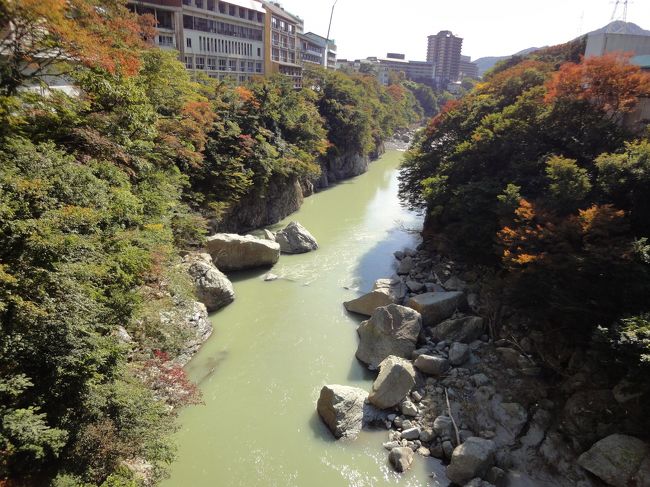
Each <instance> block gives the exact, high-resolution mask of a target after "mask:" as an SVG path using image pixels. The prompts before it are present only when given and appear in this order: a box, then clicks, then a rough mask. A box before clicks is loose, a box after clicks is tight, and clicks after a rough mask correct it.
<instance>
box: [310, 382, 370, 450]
mask: <svg viewBox="0 0 650 487" xmlns="http://www.w3.org/2000/svg"><path fill="white" fill-rule="evenodd" d="M367 397H368V393H367V392H366V391H364V390H363V389H359V388H357V387H349V386H340V385H327V386H323V388H322V389H321V391H320V397H319V398H318V403H317V405H316V410H317V411H318V414H319V415H320V417H321V419H322V420H323V422H324V423H325V424H326V425H327V427H328V428H329V429H330V431H331V432H332V434H333V435H334V436H335V437H336V438H349V439H354V438H356V437H357V435H358V434H359V432H360V431H361V428H362V427H363V410H364V403H365V401H366V398H367Z"/></svg>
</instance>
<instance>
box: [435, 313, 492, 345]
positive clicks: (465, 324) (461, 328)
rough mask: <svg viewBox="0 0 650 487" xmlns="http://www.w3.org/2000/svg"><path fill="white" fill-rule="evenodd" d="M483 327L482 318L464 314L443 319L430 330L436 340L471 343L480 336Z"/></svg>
mask: <svg viewBox="0 0 650 487" xmlns="http://www.w3.org/2000/svg"><path fill="white" fill-rule="evenodd" d="M483 329H484V325H483V318H481V317H479V316H465V317H463V318H456V319H450V320H446V321H443V322H442V323H440V324H439V325H436V326H435V327H434V328H433V329H432V330H431V335H432V337H433V338H434V339H436V340H447V341H451V342H461V343H472V342H473V341H475V340H478V339H479V338H481V336H482V335H483Z"/></svg>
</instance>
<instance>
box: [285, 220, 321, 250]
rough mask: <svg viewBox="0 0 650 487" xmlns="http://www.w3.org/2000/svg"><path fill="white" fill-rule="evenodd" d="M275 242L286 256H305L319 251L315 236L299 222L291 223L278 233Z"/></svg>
mask: <svg viewBox="0 0 650 487" xmlns="http://www.w3.org/2000/svg"><path fill="white" fill-rule="evenodd" d="M275 241H276V242H277V243H279V244H280V251H282V252H284V253H285V254H304V253H306V252H311V251H312V250H316V249H318V243H317V242H316V239H315V238H314V236H313V235H312V234H311V233H309V231H308V230H307V229H306V228H305V227H303V226H302V225H301V224H300V223H298V222H291V223H289V225H287V226H286V227H285V228H284V229H282V230H280V231H279V232H278V233H276V234H275Z"/></svg>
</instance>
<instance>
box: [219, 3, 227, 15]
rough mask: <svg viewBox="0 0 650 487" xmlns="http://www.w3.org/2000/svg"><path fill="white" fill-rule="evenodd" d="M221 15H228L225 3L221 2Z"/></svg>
mask: <svg viewBox="0 0 650 487" xmlns="http://www.w3.org/2000/svg"><path fill="white" fill-rule="evenodd" d="M219 13H222V14H225V13H226V4H225V3H223V2H219Z"/></svg>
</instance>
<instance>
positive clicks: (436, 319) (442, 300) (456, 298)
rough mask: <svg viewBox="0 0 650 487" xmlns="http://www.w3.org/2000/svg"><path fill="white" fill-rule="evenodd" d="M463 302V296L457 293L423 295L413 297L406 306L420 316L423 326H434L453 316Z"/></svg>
mask: <svg viewBox="0 0 650 487" xmlns="http://www.w3.org/2000/svg"><path fill="white" fill-rule="evenodd" d="M464 301H465V295H464V294H463V293H462V292H459V291H454V292H444V293H424V294H420V295H418V296H413V297H412V298H411V299H409V300H408V302H407V303H406V306H408V307H409V308H413V309H414V310H415V311H417V312H418V313H420V314H421V315H422V324H423V325H424V326H434V325H437V324H438V323H440V322H441V321H443V320H446V319H447V318H449V317H450V316H451V315H453V314H454V311H456V309H457V308H458V307H459V306H462V305H463V303H464Z"/></svg>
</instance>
